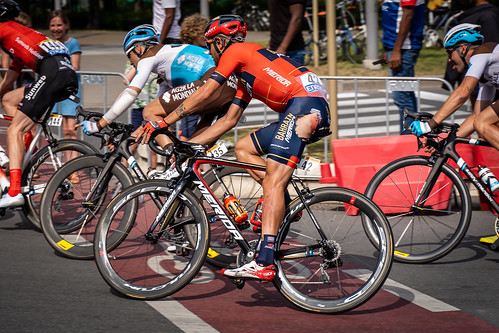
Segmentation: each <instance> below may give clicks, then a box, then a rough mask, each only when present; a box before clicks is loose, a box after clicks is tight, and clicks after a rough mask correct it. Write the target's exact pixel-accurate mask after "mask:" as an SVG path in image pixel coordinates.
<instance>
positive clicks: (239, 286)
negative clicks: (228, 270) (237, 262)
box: [230, 279, 246, 289]
mask: <svg viewBox="0 0 499 333" xmlns="http://www.w3.org/2000/svg"><path fill="white" fill-rule="evenodd" d="M230 281H231V282H232V283H234V284H235V285H236V287H237V289H243V288H244V286H245V285H246V280H245V279H230Z"/></svg>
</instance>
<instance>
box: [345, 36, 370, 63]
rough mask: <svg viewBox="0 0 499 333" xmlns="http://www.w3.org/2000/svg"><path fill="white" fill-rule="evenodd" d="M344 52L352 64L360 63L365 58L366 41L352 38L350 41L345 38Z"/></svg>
mask: <svg viewBox="0 0 499 333" xmlns="http://www.w3.org/2000/svg"><path fill="white" fill-rule="evenodd" d="M345 43H346V53H347V56H348V59H350V62H351V63H352V64H356V65H359V64H362V63H363V61H364V59H365V58H366V43H365V41H364V40H362V39H358V38H353V39H352V41H351V43H350V42H349V41H347V40H345Z"/></svg>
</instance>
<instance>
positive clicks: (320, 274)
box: [273, 187, 393, 313]
mask: <svg viewBox="0 0 499 333" xmlns="http://www.w3.org/2000/svg"><path fill="white" fill-rule="evenodd" d="M307 206H308V207H309V208H310V210H311V212H312V214H313V216H314V218H315V219H316V221H317V223H318V224H319V225H320V228H321V230H322V233H323V234H324V236H325V237H326V239H323V235H321V234H320V233H319V232H318V229H317V227H316V226H315V224H314V222H313V220H312V218H311V215H309V213H308V212H307V210H306V208H305V206H304V205H303V203H302V202H301V200H299V199H296V200H294V201H293V202H292V203H291V204H290V206H289V210H288V211H287V213H286V216H285V218H284V222H283V224H282V226H281V228H280V230H279V232H278V235H277V240H276V253H275V263H276V266H277V275H276V277H275V278H274V280H273V281H274V284H275V285H276V287H277V290H278V291H279V292H280V293H281V294H283V295H284V296H285V297H286V298H287V299H289V300H290V301H291V302H292V303H294V304H295V305H297V306H299V307H301V308H303V309H305V310H308V311H314V312H321V313H337V312H343V311H348V310H352V309H354V308H356V307H358V306H360V305H361V304H363V303H364V302H366V301H368V300H369V299H370V298H371V297H372V296H374V295H375V294H376V292H377V291H378V290H379V289H380V288H381V286H382V285H383V283H384V282H385V280H386V278H387V277H388V273H389V272H390V268H391V264H392V253H393V244H392V236H391V231H390V226H389V224H388V222H387V220H386V218H385V216H384V215H383V213H382V212H381V210H380V209H379V208H378V207H377V206H376V205H375V204H373V203H372V202H371V201H370V200H369V199H367V198H366V197H365V196H364V195H362V194H360V193H358V192H355V191H353V190H349V189H345V188H338V187H326V188H320V189H317V190H313V191H311V192H310V195H307ZM359 213H360V214H359ZM361 215H366V216H368V217H369V219H370V220H371V221H372V224H373V226H375V228H373V229H374V230H375V232H376V236H377V238H378V239H379V240H380V242H379V245H374V244H373V243H371V242H370V241H369V238H368V235H367V234H366V232H365V230H364V226H363V223H362V217H361Z"/></svg>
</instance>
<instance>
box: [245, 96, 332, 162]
mask: <svg viewBox="0 0 499 333" xmlns="http://www.w3.org/2000/svg"><path fill="white" fill-rule="evenodd" d="M310 113H315V114H316V115H317V116H318V118H319V122H318V125H317V128H316V129H315V131H314V133H313V134H312V136H311V137H310V138H309V139H306V138H300V137H299V136H298V135H297V134H296V120H297V118H299V117H300V116H305V115H308V114H310ZM330 123H331V120H330V118H329V106H328V103H327V101H326V100H324V99H323V98H320V97H295V98H293V99H291V100H290V101H289V102H288V106H287V108H286V110H285V111H284V117H282V118H281V120H279V121H276V122H274V123H271V124H269V125H267V126H265V127H263V128H261V129H259V130H257V131H255V132H253V133H251V134H250V137H251V139H252V141H253V145H254V146H255V148H256V150H257V151H258V153H259V154H260V155H265V154H267V158H270V159H272V160H274V161H276V162H279V163H281V164H286V165H288V166H290V167H292V168H296V166H297V165H298V162H300V159H301V156H302V154H303V150H304V149H305V146H306V145H307V144H309V143H312V142H315V141H317V140H319V139H320V138H321V137H324V136H326V135H329V134H330V131H329V128H330Z"/></svg>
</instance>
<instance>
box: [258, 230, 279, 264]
mask: <svg viewBox="0 0 499 333" xmlns="http://www.w3.org/2000/svg"><path fill="white" fill-rule="evenodd" d="M275 237H276V236H275V235H264V236H263V240H262V243H261V244H260V253H259V254H258V257H257V258H256V263H257V264H259V265H262V266H268V265H272V264H273V263H274V244H275Z"/></svg>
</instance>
